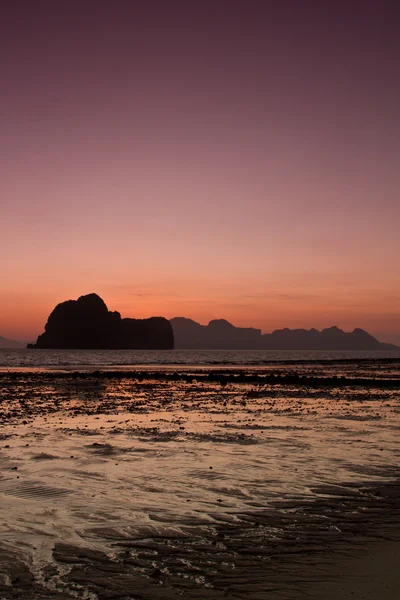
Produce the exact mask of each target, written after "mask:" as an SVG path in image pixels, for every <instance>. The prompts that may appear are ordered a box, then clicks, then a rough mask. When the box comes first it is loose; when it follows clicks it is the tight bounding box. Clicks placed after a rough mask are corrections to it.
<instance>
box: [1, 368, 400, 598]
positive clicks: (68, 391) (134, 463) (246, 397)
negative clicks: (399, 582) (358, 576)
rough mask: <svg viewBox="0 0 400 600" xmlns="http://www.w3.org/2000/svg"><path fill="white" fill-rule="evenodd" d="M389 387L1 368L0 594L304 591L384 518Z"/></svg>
mask: <svg viewBox="0 0 400 600" xmlns="http://www.w3.org/2000/svg"><path fill="white" fill-rule="evenodd" d="M391 368H392V367H391ZM319 375H320V374H318V376H319ZM375 375H376V374H375ZM380 375H381V374H380ZM352 377H354V373H353V374H352ZM361 377H365V373H364V372H362V375H361ZM391 381H393V382H395V381H396V379H395V378H391ZM399 392H400V384H399V385H398V386H397V387H396V385H395V383H393V385H391V386H389V387H386V386H384V387H381V386H379V385H377V386H374V384H373V383H371V385H369V386H361V385H360V386H352V385H337V386H334V385H331V386H330V387H318V386H317V385H312V386H309V385H308V384H307V382H306V381H305V382H304V383H301V384H294V383H290V381H287V382H286V384H285V385H277V384H276V383H274V384H270V383H269V382H268V383H261V384H260V382H256V383H249V382H247V381H235V380H229V378H228V380H227V381H226V380H225V379H222V380H215V377H214V378H213V377H210V378H208V377H204V378H203V379H201V378H199V377H198V376H197V377H196V375H191V376H190V377H182V378H179V377H177V378H176V379H174V380H171V378H170V377H168V378H163V377H162V376H161V375H158V376H157V377H154V378H152V376H151V374H148V375H144V376H143V375H140V376H138V377H134V376H132V375H128V376H122V375H121V376H114V377H113V376H112V375H109V376H107V377H103V375H102V374H99V373H97V374H85V375H80V374H78V373H75V374H71V375H69V376H64V375H63V376H61V375H60V376H57V374H54V373H53V374H46V373H42V374H26V373H25V374H18V375H17V376H15V375H12V374H10V375H5V374H3V376H2V379H1V392H0V394H1V403H0V422H1V423H2V429H1V435H0V459H1V471H0V496H1V508H0V512H1V522H0V540H1V541H0V561H1V563H0V564H1V565H2V571H1V572H2V575H1V576H0V597H1V598H5V599H7V600H8V598H13V597H21V598H47V597H49V598H50V597H51V598H57V597H58V598H73V597H74V598H87V599H90V598H93V599H94V598H98V599H101V600H102V599H105V598H121V599H124V600H127V599H128V598H135V599H136V598H148V599H152V598H182V597H190V598H221V597H232V598H245V597H246V598H254V599H256V598H266V597H268V598H273V597H275V596H273V594H275V595H276V597H277V598H278V597H281V598H282V597H283V598H292V597H293V598H299V597H301V594H302V593H303V592H304V593H305V592H306V590H307V589H308V586H309V579H310V577H311V575H310V574H308V575H304V574H302V573H303V570H304V564H303V561H304V560H306V559H307V557H309V556H310V555H311V554H312V556H313V564H314V566H315V565H317V568H319V569H323V565H324V562H325V561H326V560H327V552H328V551H329V550H330V551H332V549H333V548H335V547H336V548H338V549H339V550H340V552H343V551H348V552H351V551H352V548H354V546H357V545H359V544H364V543H365V542H366V541H368V540H370V539H375V538H376V537H377V536H379V535H381V536H382V535H383V536H385V535H388V536H389V533H387V532H388V531H389V530H390V532H391V533H390V536H391V537H393V536H395V535H397V533H396V532H397V528H396V529H393V523H396V522H397V515H396V510H398V508H399V489H398V486H397V484H396V483H395V480H396V478H397V477H398V470H397V469H398V464H399V454H400V450H399V448H398V442H397V440H398V434H399V431H400V409H399ZM344 549H345V550H344ZM346 549H347V550H346ZM267 592H268V594H269V595H268V596H266V593H267ZM18 594H19V596H18ZM282 594H283V595H282Z"/></svg>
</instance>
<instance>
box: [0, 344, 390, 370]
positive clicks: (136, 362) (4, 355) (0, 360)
mask: <svg viewBox="0 0 400 600" xmlns="http://www.w3.org/2000/svg"><path fill="white" fill-rule="evenodd" d="M357 359H361V360H368V359H370V360H376V359H400V351H398V352H382V351H367V352H358V351H342V352H339V351H336V352H333V351H284V350H276V351H273V350H27V349H22V350H21V349H18V350H0V369H1V370H8V369H46V368H49V369H78V368H87V369H89V368H90V369H91V368H93V369H99V368H123V369H126V368H134V367H138V366H140V367H174V366H186V367H196V366H197V367H202V366H204V367H208V368H213V367H215V368H218V367H222V366H223V367H224V368H225V367H242V368H243V367H262V366H267V365H271V364H272V365H278V364H285V363H296V362H299V363H305V362H319V361H332V362H334V361H341V360H357Z"/></svg>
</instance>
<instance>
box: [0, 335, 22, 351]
mask: <svg viewBox="0 0 400 600" xmlns="http://www.w3.org/2000/svg"><path fill="white" fill-rule="evenodd" d="M24 347H25V344H24V343H23V342H17V340H8V339H7V338H5V337H3V336H1V335H0V348H5V349H6V348H24Z"/></svg>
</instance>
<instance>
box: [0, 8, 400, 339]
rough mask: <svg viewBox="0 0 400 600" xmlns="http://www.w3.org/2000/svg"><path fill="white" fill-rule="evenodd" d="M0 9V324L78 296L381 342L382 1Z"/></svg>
mask: <svg viewBox="0 0 400 600" xmlns="http://www.w3.org/2000/svg"><path fill="white" fill-rule="evenodd" d="M7 4H8V5H7V7H6V6H5V7H2V16H1V19H0V57H1V58H0V61H1V62H0V74H1V83H2V92H1V101H0V102H1V111H0V135H1V163H0V164H1V179H0V186H1V194H0V203H1V213H0V216H1V218H0V276H1V287H0V335H3V336H7V337H11V338H16V339H24V340H31V339H34V338H36V336H37V335H38V334H39V333H41V331H42V330H43V327H44V323H45V321H46V318H47V316H48V314H49V312H50V311H51V310H52V308H53V307H54V306H55V304H57V303H58V302H60V301H63V300H66V299H68V298H77V297H78V296H79V295H82V294H86V293H89V292H96V293H98V294H99V295H100V296H101V297H102V298H103V299H104V300H105V302H106V303H107V305H108V307H109V308H110V309H111V310H119V311H120V312H121V313H122V314H123V316H132V317H148V316H151V315H163V316H166V317H168V318H171V317H175V316H187V317H191V318H193V319H195V320H197V321H199V322H202V323H206V322H208V321H209V320H210V319H212V318H220V317H224V318H226V319H228V320H230V321H232V322H233V323H234V324H236V325H243V326H255V327H259V328H261V329H263V331H265V332H266V331H271V330H273V329H275V328H281V327H285V326H287V327H305V328H309V327H317V328H323V327H327V326H330V325H333V324H335V325H338V326H339V327H342V328H343V329H346V330H351V329H353V328H354V327H362V328H365V329H367V330H369V331H370V332H371V333H373V334H375V335H377V336H378V338H379V339H381V340H382V341H389V342H390V341H391V342H394V343H398V344H400V267H399V259H400V236H399V225H400V199H399V188H400V141H399V140H400V114H399V107H400V78H399V72H400V41H399V35H398V31H399V22H398V18H397V16H396V13H395V12H394V11H395V10H396V6H395V4H394V3H386V2H379V1H375V2H369V1H364V2H343V3H341V2H332V3H330V2H321V3H316V2H308V1H307V0H305V1H301V2H300V1H298V2H284V1H283V2H279V3H276V2H252V1H246V2H245V1H244V0H243V1H241V2H235V1H234V0H233V1H231V2H223V1H218V0H214V1H212V2H206V1H204V2H174V1H171V2H152V1H149V2H135V1H132V2H128V1H126V2H125V1H118V0H115V1H113V2H111V1H109V2H102V1H100V0H99V1H97V2H92V1H91V0H88V1H86V2H82V1H78V0H75V1H74V0H70V1H69V2H47V1H41V0H36V1H35V2H33V1H25V2H24V1H20V2H15V3H7ZM391 6H393V9H392V10H393V12H391V8H390V7H391Z"/></svg>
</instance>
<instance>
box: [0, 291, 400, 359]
mask: <svg viewBox="0 0 400 600" xmlns="http://www.w3.org/2000/svg"><path fill="white" fill-rule="evenodd" d="M0 341H1V340H0ZM7 341H8V340H7ZM15 343H17V342H15ZM3 347H4V346H3ZM9 347H10V346H9ZM14 347H15V346H14ZM27 347H28V348H42V349H77V350H80V349H81V350H82V349H85V350H88V349H93V350H97V349H110V350H115V349H154V350H170V349H173V348H176V349H181V350H189V349H193V350H298V351H301V350H311V351H313V350H325V351H334V350H339V351H347V350H349V351H350V350H356V351H363V350H365V351H368V350H369V351H371V350H380V351H396V350H400V348H399V347H398V346H395V345H393V344H387V343H383V342H379V341H378V340H377V339H376V338H375V337H373V336H372V335H371V334H370V333H368V332H367V331H364V330H363V329H359V328H356V329H354V330H353V331H351V332H345V331H343V330H342V329H339V327H336V326H333V327H329V328H327V329H322V330H321V331H319V330H317V329H314V328H313V329H288V328H284V329H277V330H275V331H273V332H272V333H264V334H263V333H262V331H261V329H256V328H253V327H235V325H232V323H230V322H229V321H227V320H225V319H214V320H212V321H210V322H209V323H208V325H201V324H200V323H197V322H196V321H193V320H192V319H188V318H186V317H175V318H173V319H171V320H170V321H168V320H167V319H166V318H164V317H151V318H149V319H131V318H124V319H123V318H121V315H120V313H119V312H116V311H114V312H112V311H109V310H108V308H107V306H106V304H105V302H104V300H102V299H101V298H100V296H98V295H97V294H94V293H93V294H88V295H86V296H80V297H79V298H78V300H67V301H66V302H61V303H60V304H58V305H57V306H56V307H55V309H54V310H53V311H52V313H51V314H50V316H49V318H48V320H47V323H46V326H45V331H44V333H42V334H41V335H39V337H38V338H37V341H36V343H33V344H28V346H27Z"/></svg>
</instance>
